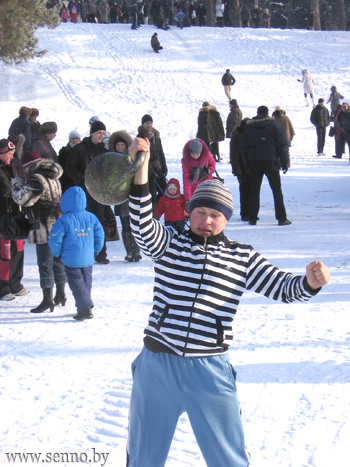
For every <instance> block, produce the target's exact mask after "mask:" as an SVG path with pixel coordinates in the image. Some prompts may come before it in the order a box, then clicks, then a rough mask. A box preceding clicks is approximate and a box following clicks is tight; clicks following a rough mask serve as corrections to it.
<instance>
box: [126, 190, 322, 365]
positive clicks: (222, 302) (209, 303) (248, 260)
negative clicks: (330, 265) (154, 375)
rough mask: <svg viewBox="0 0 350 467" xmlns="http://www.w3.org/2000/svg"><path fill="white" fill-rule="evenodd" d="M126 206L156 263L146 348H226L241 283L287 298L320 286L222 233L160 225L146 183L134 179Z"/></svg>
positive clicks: (198, 352) (180, 351)
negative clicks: (206, 234) (311, 285)
mask: <svg viewBox="0 0 350 467" xmlns="http://www.w3.org/2000/svg"><path fill="white" fill-rule="evenodd" d="M129 208H130V220H131V227H132V231H133V234H134V236H135V239H136V241H137V243H138V244H139V246H140V247H141V248H142V250H143V251H144V253H145V254H146V255H148V256H151V257H152V259H153V261H154V263H155V266H154V269H155V284H154V303H153V311H152V313H151V315H150V317H149V322H148V326H147V327H146V329H145V334H146V339H145V344H146V346H147V347H148V348H150V349H151V350H156V351H159V350H162V351H167V352H171V353H175V354H177V355H181V356H184V357H199V356H206V355H217V354H220V353H222V352H225V351H226V350H227V349H228V346H229V345H230V344H231V341H232V339H233V333H232V321H233V319H234V317H235V313H236V310H237V307H238V304H239V300H240V298H241V296H242V294H243V292H244V291H245V289H249V290H253V291H255V292H258V293H261V294H263V295H265V296H266V297H270V298H273V299H274V300H280V301H282V302H285V303H291V302H294V301H307V300H309V299H310V298H311V297H312V296H314V295H316V293H317V291H312V290H311V289H310V288H309V286H308V284H307V282H306V278H305V277H303V276H295V275H292V274H290V273H286V272H282V271H280V270H279V269H277V268H276V267H274V266H272V265H271V264H270V263H269V262H268V261H267V260H266V259H265V258H263V257H262V256H261V255H260V254H259V253H257V252H256V251H254V249H253V247H251V246H249V245H242V244H240V243H237V242H235V241H230V240H228V239H227V238H226V237H225V235H224V233H221V234H219V235H216V236H215V237H209V238H205V237H200V236H197V235H195V234H194V233H193V232H191V231H190V230H188V231H185V232H183V233H179V232H177V231H176V230H175V229H174V228H173V227H164V226H163V225H162V224H160V223H159V222H158V221H156V220H155V219H152V200H151V196H150V195H149V190H148V184H146V185H135V186H133V187H132V190H131V194H130V197H129Z"/></svg>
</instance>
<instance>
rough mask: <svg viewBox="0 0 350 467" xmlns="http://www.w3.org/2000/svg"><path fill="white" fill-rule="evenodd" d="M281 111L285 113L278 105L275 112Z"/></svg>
mask: <svg viewBox="0 0 350 467" xmlns="http://www.w3.org/2000/svg"><path fill="white" fill-rule="evenodd" d="M279 110H281V111H283V109H282V107H281V106H280V105H276V107H275V112H278V111H279Z"/></svg>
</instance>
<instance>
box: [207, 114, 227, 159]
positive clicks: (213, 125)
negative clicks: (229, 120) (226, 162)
mask: <svg viewBox="0 0 350 467" xmlns="http://www.w3.org/2000/svg"><path fill="white" fill-rule="evenodd" d="M208 138H209V141H210V152H211V153H212V155H213V156H214V159H215V160H216V161H221V160H222V157H221V156H220V149H219V141H224V140H225V130H224V125H223V124H222V119H221V115H220V112H219V111H218V109H217V107H216V106H215V105H210V106H209V112H208Z"/></svg>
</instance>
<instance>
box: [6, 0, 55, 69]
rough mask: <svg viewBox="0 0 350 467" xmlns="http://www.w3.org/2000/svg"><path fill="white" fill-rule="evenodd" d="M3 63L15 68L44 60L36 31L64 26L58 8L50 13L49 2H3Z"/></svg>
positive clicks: (39, 0) (9, 0)
mask: <svg viewBox="0 0 350 467" xmlns="http://www.w3.org/2000/svg"><path fill="white" fill-rule="evenodd" d="M0 12H1V14H0V60H2V61H3V62H4V63H6V64H9V65H12V64H14V63H21V62H23V61H25V60H29V59H31V58H34V57H37V56H40V55H42V54H44V53H45V52H46V50H40V51H39V50H37V48H36V46H37V43H38V39H37V38H36V37H35V35H34V33H35V31H36V29H38V28H40V27H44V26H47V27H48V28H54V27H56V26H57V25H58V24H59V23H60V17H59V13H58V7H57V6H55V8H52V9H50V10H48V9H47V8H46V1H45V0H0Z"/></svg>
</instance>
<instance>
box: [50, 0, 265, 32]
mask: <svg viewBox="0 0 350 467" xmlns="http://www.w3.org/2000/svg"><path fill="white" fill-rule="evenodd" d="M46 7H47V8H48V9H52V8H54V7H57V8H58V11H59V14H60V17H61V19H62V21H63V22H65V23H66V22H68V21H72V22H74V23H76V22H84V23H85V22H89V23H102V24H103V23H132V25H133V26H135V27H138V26H139V25H142V24H154V25H156V26H157V27H159V28H163V29H167V28H168V26H169V25H177V26H180V27H190V26H206V24H207V7H206V6H205V5H204V4H203V2H202V1H197V2H194V1H188V0H182V1H174V0H152V1H143V0H131V1H130V2H127V1H126V0H119V2H118V1H115V0H71V1H68V0H63V1H62V0H48V1H47V3H46ZM232 15H233V10H232V8H230V3H229V2H228V1H225V0H224V1H222V0H217V1H216V4H215V15H214V21H215V26H218V27H232V26H233V21H232ZM240 19H241V23H242V27H254V28H259V27H262V28H270V21H271V14H270V12H269V10H268V9H267V8H265V9H264V10H262V9H261V8H259V7H258V6H255V7H254V8H253V9H251V10H250V9H249V8H248V7H247V5H246V4H244V3H243V4H242V6H241V8H240ZM135 27H133V29H135Z"/></svg>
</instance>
